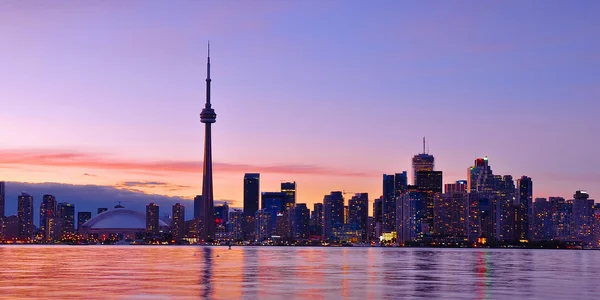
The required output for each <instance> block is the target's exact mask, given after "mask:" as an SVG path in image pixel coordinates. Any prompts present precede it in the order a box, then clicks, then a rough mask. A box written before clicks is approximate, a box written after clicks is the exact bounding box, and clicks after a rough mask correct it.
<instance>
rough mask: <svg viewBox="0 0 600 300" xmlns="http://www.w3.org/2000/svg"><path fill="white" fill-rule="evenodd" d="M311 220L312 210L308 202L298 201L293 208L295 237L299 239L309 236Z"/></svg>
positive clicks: (293, 231)
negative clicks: (307, 204)
mask: <svg viewBox="0 0 600 300" xmlns="http://www.w3.org/2000/svg"><path fill="white" fill-rule="evenodd" d="M309 221H310V211H309V209H308V207H307V206H306V203H297V204H296V206H294V208H293V216H292V233H293V237H294V238H295V239H296V240H297V241H298V240H306V239H308V237H309V234H310V232H309V226H308V224H309Z"/></svg>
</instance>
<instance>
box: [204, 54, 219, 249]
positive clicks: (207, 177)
mask: <svg viewBox="0 0 600 300" xmlns="http://www.w3.org/2000/svg"><path fill="white" fill-rule="evenodd" d="M200 121H201V122H202V123H204V170H203V174H204V175H203V178H202V220H203V223H204V226H203V232H202V238H203V239H204V240H205V241H206V240H211V239H213V238H214V237H215V215H214V212H213V211H214V195H213V180H212V179H213V176H212V175H213V174H212V145H211V134H210V126H211V124H212V123H214V122H216V121H217V114H216V113H215V110H214V109H212V108H211V105H210V43H209V44H208V62H207V64H206V104H205V105H204V109H202V113H200Z"/></svg>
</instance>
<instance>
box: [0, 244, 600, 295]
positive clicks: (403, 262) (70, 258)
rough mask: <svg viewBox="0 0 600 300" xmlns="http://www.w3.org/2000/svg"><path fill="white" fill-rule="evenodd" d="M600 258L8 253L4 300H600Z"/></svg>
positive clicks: (437, 253)
mask: <svg viewBox="0 0 600 300" xmlns="http://www.w3.org/2000/svg"><path fill="white" fill-rule="evenodd" d="M599 266H600V251H564V250H518V249H505V250H504V249H503V250H500V249H498V250H483V249H424V248H419V249H410V248H309V247H233V248H232V249H231V250H228V249H227V248H226V247H194V246H172V247H171V246H29V245H18V246H17V245H14V246H13V245H11V246H0V298H3V299H8V298H18V299H24V298H27V299H49V298H54V299H198V298H210V299H240V298H241V299H399V298H402V299H410V298H426V299H512V298H515V299H598V298H599V296H598V295H599V294H600V284H599V283H600V268H599Z"/></svg>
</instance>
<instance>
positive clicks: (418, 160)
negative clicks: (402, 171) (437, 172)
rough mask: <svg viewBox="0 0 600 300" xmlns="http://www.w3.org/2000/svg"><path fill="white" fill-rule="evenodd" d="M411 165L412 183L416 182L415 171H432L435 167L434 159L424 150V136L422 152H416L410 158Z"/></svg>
mask: <svg viewBox="0 0 600 300" xmlns="http://www.w3.org/2000/svg"><path fill="white" fill-rule="evenodd" d="M412 166H413V184H414V185H416V184H417V172H421V171H433V170H434V168H435V159H434V158H433V155H430V154H428V153H427V151H425V138H423V153H420V154H417V155H415V156H414V157H413V159H412Z"/></svg>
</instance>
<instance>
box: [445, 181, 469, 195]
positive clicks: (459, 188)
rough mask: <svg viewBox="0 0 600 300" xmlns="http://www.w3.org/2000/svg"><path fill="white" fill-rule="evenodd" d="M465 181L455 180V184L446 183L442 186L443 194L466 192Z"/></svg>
mask: <svg viewBox="0 0 600 300" xmlns="http://www.w3.org/2000/svg"><path fill="white" fill-rule="evenodd" d="M467 186H468V184H467V181H466V180H457V181H456V182H455V183H446V184H445V185H444V192H445V193H463V192H467Z"/></svg>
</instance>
